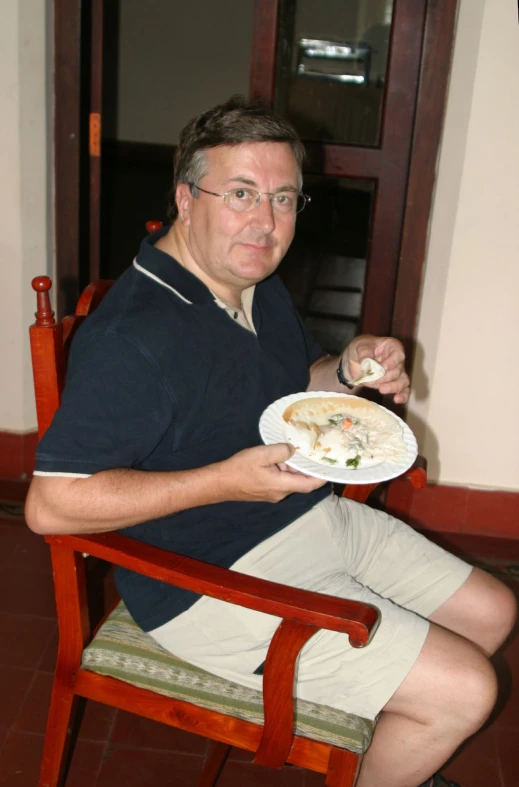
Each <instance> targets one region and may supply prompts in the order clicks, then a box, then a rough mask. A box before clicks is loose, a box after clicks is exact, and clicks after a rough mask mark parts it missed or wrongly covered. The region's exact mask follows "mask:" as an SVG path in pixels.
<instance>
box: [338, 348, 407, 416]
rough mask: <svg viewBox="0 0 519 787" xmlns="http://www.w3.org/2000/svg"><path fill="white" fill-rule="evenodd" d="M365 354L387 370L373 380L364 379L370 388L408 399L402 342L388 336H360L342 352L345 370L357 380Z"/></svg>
mask: <svg viewBox="0 0 519 787" xmlns="http://www.w3.org/2000/svg"><path fill="white" fill-rule="evenodd" d="M365 358H373V359H374V360H375V361H378V362H379V363H380V364H382V366H383V367H384V369H385V370H386V373H385V375H384V377H381V378H380V379H379V380H376V381H375V382H374V383H363V385H366V386H367V387H368V388H377V389H378V390H379V391H380V393H382V394H394V400H395V402H397V403H398V404H403V403H404V402H407V400H408V399H409V394H410V388H409V377H408V376H407V374H406V371H405V368H404V362H405V352H404V347H403V345H402V342H399V341H398V339H392V338H391V337H388V336H383V337H380V336H369V335H367V334H366V335H364V336H357V337H356V338H355V339H353V340H352V341H351V342H350V343H349V344H348V346H347V347H346V349H345V350H344V352H343V354H342V365H343V368H344V374H345V375H346V378H347V379H348V380H354V379H355V378H356V377H359V376H360V374H361V371H360V364H361V361H363V360H364V359H365Z"/></svg>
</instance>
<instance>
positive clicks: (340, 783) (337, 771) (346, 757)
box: [326, 748, 359, 787]
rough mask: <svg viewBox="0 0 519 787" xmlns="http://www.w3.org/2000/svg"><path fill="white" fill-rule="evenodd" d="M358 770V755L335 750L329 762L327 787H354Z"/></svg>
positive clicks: (331, 753)
mask: <svg viewBox="0 0 519 787" xmlns="http://www.w3.org/2000/svg"><path fill="white" fill-rule="evenodd" d="M358 768H359V756H358V754H354V753H353V752H351V751H347V750H346V749H335V748H333V749H332V750H331V752H330V759H329V761H328V771H327V773H326V787H354V784H355V781H356V779H357V771H358Z"/></svg>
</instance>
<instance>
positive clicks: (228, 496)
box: [220, 443, 326, 503]
mask: <svg viewBox="0 0 519 787" xmlns="http://www.w3.org/2000/svg"><path fill="white" fill-rule="evenodd" d="M294 450H295V449H294V447H293V446H291V445H288V444H287V443H277V444H276V445H258V446H255V447H254V448H246V449H245V450H244V451H239V453H237V454H234V456H231V457H230V459H226V460H225V461H223V462H221V463H220V469H221V472H222V476H221V479H222V484H223V485H224V486H225V494H224V497H223V499H225V500H257V501H266V502H268V503H279V501H280V500H283V499H284V498H285V497H287V496H288V495H291V494H292V493H293V492H301V493H303V494H306V493H307V492H313V491H314V489H319V487H320V486H324V484H325V483H326V481H323V480H321V479H320V478H311V477H310V476H306V475H304V474H303V473H297V472H286V470H288V469H290V468H288V467H287V466H286V465H284V463H285V462H286V461H287V460H288V459H290V457H291V456H292V454H293V453H294Z"/></svg>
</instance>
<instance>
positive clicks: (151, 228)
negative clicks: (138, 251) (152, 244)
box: [146, 221, 162, 232]
mask: <svg viewBox="0 0 519 787" xmlns="http://www.w3.org/2000/svg"><path fill="white" fill-rule="evenodd" d="M161 229H162V222H161V221H147V222H146V232H157V230H161Z"/></svg>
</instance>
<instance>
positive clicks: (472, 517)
mask: <svg viewBox="0 0 519 787" xmlns="http://www.w3.org/2000/svg"><path fill="white" fill-rule="evenodd" d="M386 510H387V511H388V512H389V513H391V514H393V516H397V517H398V518H399V519H402V520H403V521H404V522H408V523H409V524H410V525H412V526H413V527H416V528H418V529H419V530H432V531H436V532H445V533H467V534H469V533H470V534H471V535H480V536H483V535H485V536H501V537H502V538H517V539H519V492H505V491H502V490H500V489H488V490H487V489H470V488H468V487H465V486H446V485H444V484H430V485H429V484H428V485H427V486H426V487H425V488H424V489H413V487H412V486H411V484H408V483H406V482H405V481H403V480H400V479H399V480H398V481H394V482H393V483H392V484H390V486H389V489H388V494H387V498H386Z"/></svg>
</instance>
